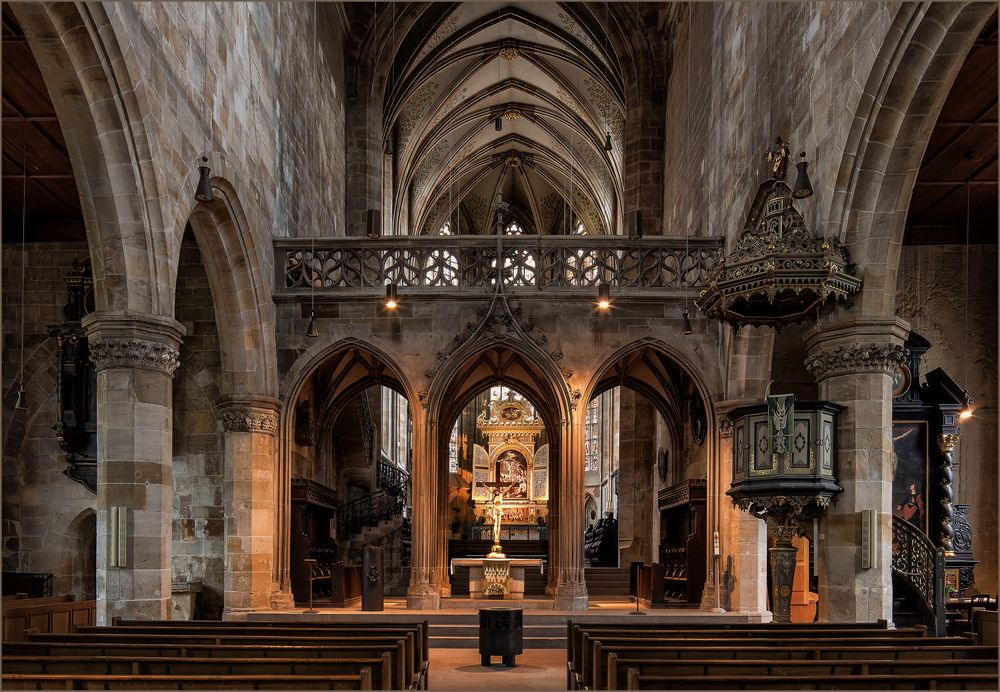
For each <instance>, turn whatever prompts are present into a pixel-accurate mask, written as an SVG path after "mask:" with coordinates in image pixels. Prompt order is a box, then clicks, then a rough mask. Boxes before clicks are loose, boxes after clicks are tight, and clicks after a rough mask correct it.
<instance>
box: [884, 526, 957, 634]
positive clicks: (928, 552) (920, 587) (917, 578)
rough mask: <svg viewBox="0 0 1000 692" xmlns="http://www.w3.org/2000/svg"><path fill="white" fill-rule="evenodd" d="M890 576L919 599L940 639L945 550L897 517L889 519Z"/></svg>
mask: <svg viewBox="0 0 1000 692" xmlns="http://www.w3.org/2000/svg"><path fill="white" fill-rule="evenodd" d="M892 573H893V574H894V575H896V576H898V577H899V578H900V579H901V580H902V581H903V582H904V583H905V584H907V585H908V586H909V587H910V588H912V589H913V590H914V592H915V593H916V594H917V595H918V596H919V597H920V602H921V606H922V607H923V608H924V610H925V611H926V614H927V615H928V616H929V617H930V618H931V619H932V620H933V626H934V629H935V634H936V636H939V637H943V636H944V635H945V611H944V551H943V550H942V549H941V548H938V547H937V546H935V545H934V544H933V543H932V542H931V540H930V539H929V538H928V537H927V536H926V535H924V532H923V531H921V530H920V529H919V528H918V527H917V526H914V525H913V524H911V523H910V522H908V521H906V520H905V519H902V518H900V517H896V516H894V517H893V518H892Z"/></svg>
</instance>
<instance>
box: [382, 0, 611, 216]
mask: <svg viewBox="0 0 1000 692" xmlns="http://www.w3.org/2000/svg"><path fill="white" fill-rule="evenodd" d="M420 11H421V12H423V13H424V15H425V16H424V17H418V18H416V19H415V20H413V21H411V22H407V24H408V26H409V28H408V30H407V31H406V34H405V36H402V37H400V39H399V41H398V43H392V42H391V40H390V43H391V44H392V45H398V46H399V48H398V49H397V51H396V56H395V60H394V62H393V63H392V65H393V66H392V69H391V71H390V74H389V75H387V80H386V82H387V88H386V91H385V100H384V104H383V109H384V119H383V122H384V123H385V132H384V134H385V136H386V138H387V139H388V140H389V141H390V142H391V143H392V146H391V147H389V149H390V151H391V152H392V153H391V156H392V164H394V166H393V167H394V175H393V182H392V184H393V187H394V189H395V190H396V191H397V194H395V195H394V196H393V197H394V202H393V207H394V209H393V213H394V217H395V218H397V219H408V223H407V224H406V225H407V227H408V229H409V232H410V233H411V234H417V233H436V232H437V231H438V229H440V228H441V226H442V225H443V224H444V223H445V222H448V223H449V224H450V226H451V229H452V232H455V233H462V234H472V233H490V232H493V230H494V217H493V216H492V212H491V206H492V204H493V202H494V200H495V199H496V195H497V193H498V192H500V193H502V195H503V201H505V202H507V203H508V204H509V205H510V211H509V212H508V214H507V216H506V218H505V222H508V221H510V220H516V221H517V222H518V223H519V224H520V225H521V226H522V227H523V228H524V229H525V230H526V231H528V232H534V233H565V232H567V231H569V232H573V231H575V230H576V226H577V224H578V223H582V224H583V225H584V227H585V228H586V231H587V232H589V233H604V232H606V229H608V228H618V227H620V223H619V221H620V216H621V214H622V210H621V199H622V162H623V157H622V154H623V148H624V125H625V119H626V117H627V113H626V109H625V105H624V103H625V94H624V90H625V87H624V83H625V80H623V78H622V74H621V69H620V64H621V62H620V57H619V55H618V54H617V53H616V51H615V49H614V46H613V45H612V44H611V43H610V42H609V41H608V39H607V36H608V31H607V30H606V27H608V26H610V25H611V23H613V22H614V23H617V22H620V21H622V16H624V17H625V18H626V21H627V16H628V15H627V13H626V14H625V15H622V16H619V15H621V13H620V12H613V11H607V10H606V8H605V7H604V6H590V8H589V9H588V10H583V9H581V6H579V5H577V4H572V5H567V4H560V3H548V2H522V3H508V4H502V5H499V6H498V5H497V4H491V3H478V2H472V3H459V4H450V5H448V6H446V7H445V8H441V6H439V5H435V4H428V5H425V6H423V8H422V10H420ZM410 19H412V17H411V18H410ZM380 20H381V18H380ZM619 31H621V28H619ZM498 116H500V117H502V119H503V120H502V129H501V130H500V131H497V130H496V128H495V119H496V118H497V117H498ZM609 133H610V136H611V143H612V147H611V151H606V149H605V138H606V135H608V134H609ZM570 209H571V210H572V211H570Z"/></svg>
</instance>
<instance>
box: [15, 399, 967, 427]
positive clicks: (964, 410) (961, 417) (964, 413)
mask: <svg viewBox="0 0 1000 692" xmlns="http://www.w3.org/2000/svg"><path fill="white" fill-rule="evenodd" d="M18 401H20V399H18ZM970 418H972V397H971V396H969V395H968V394H966V395H965V406H963V407H962V410H961V411H960V412H959V414H958V420H959V421H967V420H969V419H970Z"/></svg>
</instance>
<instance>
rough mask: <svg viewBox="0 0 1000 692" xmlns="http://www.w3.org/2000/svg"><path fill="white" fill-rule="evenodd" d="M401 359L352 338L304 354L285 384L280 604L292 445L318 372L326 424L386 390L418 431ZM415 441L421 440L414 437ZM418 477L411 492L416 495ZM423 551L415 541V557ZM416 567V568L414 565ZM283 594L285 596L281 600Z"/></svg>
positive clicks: (418, 414) (285, 583)
mask: <svg viewBox="0 0 1000 692" xmlns="http://www.w3.org/2000/svg"><path fill="white" fill-rule="evenodd" d="M398 363H399V360H398V358H395V357H393V356H392V355H390V354H389V353H387V352H386V351H385V350H383V349H382V348H380V347H379V346H377V345H376V344H374V343H372V342H371V341H368V340H363V339H357V338H353V337H352V338H347V339H341V340H339V341H335V342H326V343H317V344H315V345H314V346H313V347H312V348H310V349H309V350H307V351H306V352H305V353H303V354H301V355H300V356H299V357H298V359H296V361H295V362H294V363H293V364H292V366H291V367H290V368H289V370H288V372H287V373H285V375H284V377H283V378H282V380H281V384H280V390H279V396H280V401H281V404H280V406H281V410H280V417H279V423H278V455H277V456H278V458H277V469H276V474H275V476H276V482H275V493H276V496H277V512H276V519H275V523H276V528H275V536H276V537H277V540H276V542H275V556H274V563H273V564H274V582H275V590H276V599H277V600H281V601H283V602H284V603H285V604H288V603H289V602H290V600H291V580H290V576H291V575H290V559H291V553H290V549H289V546H290V540H291V534H290V532H291V522H290V516H289V515H290V513H291V496H290V490H291V480H292V442H293V440H294V439H295V422H296V421H295V419H296V404H297V403H298V400H299V398H300V396H301V394H302V392H303V390H304V388H305V387H306V384H307V382H308V381H309V378H310V377H312V375H313V374H314V373H317V372H320V371H321V370H322V369H323V368H326V369H327V372H328V374H329V376H330V377H331V381H332V383H333V388H332V390H331V392H330V393H329V396H328V397H327V399H328V400H329V401H330V402H331V405H330V406H328V407H327V409H326V410H325V411H324V412H323V414H322V415H323V416H324V418H325V419H327V420H329V419H330V417H331V416H333V415H334V413H335V409H336V407H337V406H336V401H337V400H343V399H345V398H346V399H349V398H350V397H352V396H356V395H357V394H360V393H361V392H362V391H364V390H365V389H367V388H368V387H370V386H372V385H384V386H387V387H390V388H391V389H394V390H395V391H397V392H399V393H400V394H402V395H403V396H404V397H405V398H406V400H407V403H408V404H409V406H410V410H411V412H412V414H413V426H414V430H415V431H417V430H419V429H421V428H422V427H423V426H424V425H425V424H424V416H423V409H422V407H421V406H420V405H419V399H418V397H416V396H415V395H414V390H413V387H412V385H411V384H410V380H409V378H408V377H407V375H406V373H405V371H404V370H403V368H402V367H400V366H399V364H398ZM414 437H416V435H414ZM413 454H414V469H416V467H417V445H416V442H414V450H413ZM417 481H418V477H417V474H414V478H413V484H414V486H413V489H412V491H411V492H412V493H413V494H414V496H415V495H416V491H417V487H416V486H417ZM418 549H419V546H418V545H417V544H416V542H414V552H416V551H417V550H418ZM414 564H415V563H414ZM277 594H280V595H277Z"/></svg>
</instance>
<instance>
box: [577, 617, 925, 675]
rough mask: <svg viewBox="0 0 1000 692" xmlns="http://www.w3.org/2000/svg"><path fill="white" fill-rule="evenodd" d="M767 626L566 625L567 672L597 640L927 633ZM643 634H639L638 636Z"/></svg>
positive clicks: (921, 630)
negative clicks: (734, 627) (727, 627)
mask: <svg viewBox="0 0 1000 692" xmlns="http://www.w3.org/2000/svg"><path fill="white" fill-rule="evenodd" d="M768 627H769V626H766V625H765V626H752V627H749V628H741V629H710V628H696V629H688V628H687V627H685V626H683V625H676V626H669V625H667V626H661V625H650V626H640V627H631V628H621V626H620V625H618V626H617V627H614V628H611V627H601V628H597V629H594V630H591V629H590V627H589V626H588V625H581V624H576V623H572V622H570V623H569V624H568V626H567V636H566V642H567V669H568V674H569V675H570V676H572V675H573V674H574V673H579V672H580V671H581V670H586V659H587V658H589V656H588V654H587V652H586V649H587V647H588V646H589V644H588V641H590V640H592V639H596V638H598V637H599V638H602V639H611V638H634V637H637V636H642V637H643V638H644V639H648V638H650V637H652V638H663V637H666V638H670V639H691V638H711V639H726V640H729V639H733V640H739V641H740V642H745V641H749V640H753V639H765V640H771V639H782V638H784V639H794V638H799V639H801V638H806V639H812V638H819V639H824V640H827V639H883V640H886V639H887V640H889V641H890V642H891V641H895V640H903V639H913V638H918V639H921V640H925V639H926V638H927V637H926V634H927V628H926V627H922V626H920V627H914V628H900V629H897V630H887V629H880V628H861V629H859V630H853V629H851V628H850V626H840V627H836V628H833V627H824V628H818V629H812V628H810V627H804V626H799V627H779V628H772V629H768ZM640 632H641V633H642V634H641V635H640V634H639V633H640Z"/></svg>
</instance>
